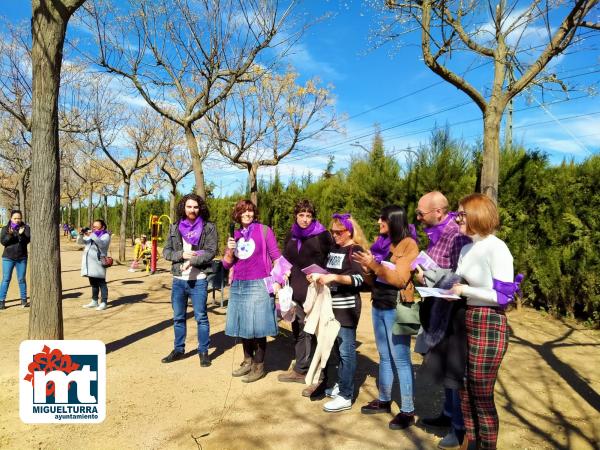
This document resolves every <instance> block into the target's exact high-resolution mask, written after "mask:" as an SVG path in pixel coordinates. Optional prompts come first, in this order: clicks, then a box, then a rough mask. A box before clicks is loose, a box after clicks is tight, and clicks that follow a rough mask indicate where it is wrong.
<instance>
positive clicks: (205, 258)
mask: <svg viewBox="0 0 600 450" xmlns="http://www.w3.org/2000/svg"><path fill="white" fill-rule="evenodd" d="M218 244H219V238H218V236H217V227H215V224H214V223H212V222H206V223H205V224H204V229H203V230H202V234H201V235H200V241H199V242H198V245H195V246H193V247H192V249H193V250H204V253H202V254H201V255H198V256H194V257H192V259H190V263H191V265H192V266H194V267H197V268H198V269H200V271H201V272H202V273H205V274H207V275H208V274H210V273H212V272H213V269H212V260H213V259H214V257H215V255H216V254H217V247H218ZM163 257H164V258H165V259H166V260H167V261H171V263H172V265H171V273H172V274H173V276H175V277H179V276H181V264H182V263H183V262H184V259H183V238H182V237H181V233H180V232H179V227H178V226H177V224H174V225H171V226H170V227H169V236H168V237H167V241H166V243H165V247H164V248H163Z"/></svg>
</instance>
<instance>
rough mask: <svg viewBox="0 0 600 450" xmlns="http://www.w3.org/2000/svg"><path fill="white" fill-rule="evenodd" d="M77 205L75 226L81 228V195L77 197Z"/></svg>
mask: <svg viewBox="0 0 600 450" xmlns="http://www.w3.org/2000/svg"><path fill="white" fill-rule="evenodd" d="M77 201H78V202H79V207H78V208H77V228H81V197H77Z"/></svg>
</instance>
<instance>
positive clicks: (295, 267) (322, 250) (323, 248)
mask: <svg viewBox="0 0 600 450" xmlns="http://www.w3.org/2000/svg"><path fill="white" fill-rule="evenodd" d="M332 247H333V239H332V237H331V234H329V232H328V231H327V229H326V228H325V227H324V226H323V225H322V224H321V223H320V222H319V221H318V220H317V211H316V209H315V206H314V205H313V203H312V202H311V201H310V200H306V199H304V200H300V201H299V202H298V203H296V206H295V207H294V224H293V225H292V229H291V230H290V232H289V233H288V235H287V236H286V238H285V240H284V244H283V256H284V258H285V259H287V260H288V261H289V262H290V263H292V270H291V273H290V277H289V283H290V285H291V287H292V289H293V297H292V299H293V300H294V302H295V303H296V304H297V305H298V307H297V308H296V320H294V321H293V322H292V333H293V335H294V354H295V360H296V362H295V364H294V367H293V368H292V369H290V370H288V371H287V372H285V373H282V374H279V376H278V377H277V379H278V380H279V381H281V382H295V383H304V378H305V376H306V373H307V372H308V368H309V367H310V361H311V354H312V352H313V350H314V342H313V340H314V337H313V336H312V335H310V334H308V333H305V332H304V321H305V318H306V314H305V313H304V309H303V308H302V305H303V304H304V301H305V300H306V292H307V290H308V281H307V280H306V275H305V274H304V273H303V272H302V269H304V268H305V267H308V266H310V265H311V264H316V265H318V266H320V267H324V266H325V264H326V262H327V255H328V254H329V251H330V250H331V248H332ZM302 395H304V396H310V395H311V391H310V389H308V388H307V389H305V390H304V391H303V393H302Z"/></svg>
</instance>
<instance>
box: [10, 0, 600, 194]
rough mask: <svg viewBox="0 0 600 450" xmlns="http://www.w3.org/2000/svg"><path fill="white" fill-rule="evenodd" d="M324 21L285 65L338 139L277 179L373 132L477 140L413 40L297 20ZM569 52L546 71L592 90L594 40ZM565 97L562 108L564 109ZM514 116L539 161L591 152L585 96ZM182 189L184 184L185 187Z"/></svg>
mask: <svg viewBox="0 0 600 450" xmlns="http://www.w3.org/2000/svg"><path fill="white" fill-rule="evenodd" d="M326 13H329V14H330V17H329V18H328V19H325V20H322V21H319V22H318V23H316V24H315V25H313V26H312V27H310V28H309V29H308V30H307V32H306V33H305V35H304V36H303V37H302V39H301V40H300V42H299V43H298V44H297V46H296V47H295V49H294V50H293V54H291V55H290V56H289V57H288V61H289V63H291V64H292V65H293V66H294V67H295V68H296V70H298V71H299V72H300V74H301V76H302V77H304V78H309V77H312V76H318V77H319V78H321V80H322V81H323V82H324V83H331V84H333V85H334V86H335V89H334V93H335V95H336V98H337V102H336V111H337V113H338V115H340V116H341V115H345V116H346V117H348V118H349V119H348V120H345V121H343V122H342V124H343V126H344V129H345V133H344V134H336V135H329V136H328V137H326V138H323V139H321V140H319V141H316V142H311V143H310V144H308V145H307V147H306V148H305V150H306V151H307V153H308V155H309V156H308V157H307V156H302V155H297V156H294V155H293V154H292V155H291V157H290V158H289V159H288V160H287V161H285V160H284V161H283V162H282V163H281V164H280V166H279V170H280V173H281V174H282V176H283V178H284V179H287V178H288V177H289V176H291V175H295V176H297V177H299V176H301V175H303V174H304V173H306V172H307V171H308V170H310V171H311V172H313V173H314V174H315V175H318V174H320V173H322V170H323V169H324V168H325V165H326V163H327V158H328V156H329V155H330V154H334V155H335V158H336V168H338V169H339V168H345V167H347V165H348V161H349V158H350V157H351V155H353V154H358V153H360V152H362V150H360V148H358V147H354V146H351V145H350V144H351V143H354V142H356V141H358V142H359V143H360V144H362V145H364V146H367V147H369V146H370V142H371V139H372V133H373V125H374V124H375V123H378V124H379V126H380V127H381V129H382V130H384V131H383V138H384V143H385V146H386V148H387V149H388V150H390V151H394V150H395V151H398V150H402V149H406V148H412V149H417V148H418V146H419V144H420V143H424V142H426V141H427V139H428V137H429V135H430V133H431V130H432V129H434V128H435V127H436V126H444V125H446V124H448V125H449V127H450V130H451V134H452V136H453V137H455V138H462V139H464V140H465V141H466V142H468V143H474V142H476V141H477V140H478V139H481V136H482V125H481V123H482V122H481V120H480V119H481V114H480V111H479V109H478V108H477V107H476V106H475V105H474V103H472V102H471V101H470V99H469V98H468V97H467V96H466V95H465V94H463V93H462V92H460V91H458V90H457V89H455V88H454V87H452V86H450V85H449V84H448V83H445V82H442V80H441V78H439V77H438V76H437V75H435V74H434V73H433V72H431V71H430V70H429V69H428V68H427V67H426V66H425V65H424V64H423V62H422V60H421V52H420V47H419V46H418V41H417V40H416V39H417V38H418V37H417V36H409V37H408V38H407V40H406V41H405V42H404V44H405V45H404V46H398V45H392V44H387V45H385V46H383V47H381V48H375V45H374V44H373V39H372V37H373V31H374V30H375V29H376V28H377V24H378V18H377V14H376V13H375V11H374V10H373V9H372V8H371V6H370V5H369V4H367V2H363V1H360V0H348V1H342V0H329V1H318V0H310V1H305V2H304V3H302V4H301V5H300V7H299V9H298V11H297V17H299V18H302V17H305V18H307V19H312V18H317V17H321V16H323V15H324V14H326ZM0 14H2V15H4V16H6V17H8V18H9V19H10V20H19V19H27V18H28V17H29V14H30V4H29V2H14V1H10V2H9V1H4V2H2V5H1V6H0ZM595 18H596V20H597V19H598V13H595ZM538 31H539V32H538ZM536 33H537V34H536ZM525 38H526V39H529V40H530V42H532V43H534V44H535V43H536V42H538V41H539V42H543V35H542V33H541V31H540V30H536V29H534V30H533V31H532V33H530V34H529V35H526V36H525ZM577 50H578V51H576V52H575V51H574V52H570V54H568V55H564V56H560V57H559V58H558V59H557V61H556V62H554V63H553V67H554V69H555V71H556V72H557V73H558V74H559V75H561V76H562V77H563V78H564V79H565V81H567V82H568V83H570V84H572V85H579V86H581V87H594V86H595V87H596V88H598V87H599V86H598V83H599V81H600V72H599V69H600V33H598V32H596V33H589V35H588V36H587V37H586V40H585V41H584V42H583V43H581V44H580V45H579V46H578V47H577ZM459 62H460V61H459ZM481 62H483V61H480V62H479V63H478V64H481ZM490 68H491V66H490V65H488V66H484V67H482V68H480V69H477V70H473V71H472V72H470V75H469V76H470V77H471V78H470V80H471V82H472V83H473V84H474V85H475V86H477V87H478V88H484V87H485V84H486V83H485V80H486V79H487V73H488V72H489V70H490ZM417 92H418V93H417ZM567 98H569V99H570V100H569V101H565V100H566V99H567ZM542 102H544V104H545V106H544V107H542V106H540V105H541V103H542ZM514 108H515V113H514V116H513V125H514V137H513V140H514V142H515V143H522V144H523V145H524V146H525V147H527V148H539V149H541V150H543V151H545V152H547V153H548V154H549V156H550V158H551V161H552V162H554V163H558V162H560V161H561V160H562V159H563V158H574V159H575V160H582V159H584V158H586V157H587V156H589V155H591V154H594V153H597V152H598V151H599V150H600V100H599V97H598V96H593V95H590V94H589V92H587V91H574V92H571V93H570V94H569V95H568V97H567V96H565V95H564V94H562V93H548V94H546V95H545V96H544V97H543V98H542V97H541V96H540V95H534V96H527V95H521V96H519V97H518V98H517V100H516V101H515V106H514ZM407 154H408V153H402V152H400V153H399V155H398V158H399V160H400V161H401V162H403V160H404V157H405V156H406V155H407ZM205 172H206V176H207V180H208V181H209V182H210V181H212V182H214V183H215V184H216V186H217V189H216V194H226V193H230V192H232V191H233V190H241V189H243V188H244V187H245V178H246V177H245V173H244V172H243V171H241V170H239V169H235V168H227V169H222V168H219V167H207V168H206V170H205ZM270 173H272V171H271V170H269V169H261V171H260V172H259V174H262V176H265V177H267V176H269V174H270ZM191 184H192V180H191V178H190V179H189V181H188V182H187V183H186V186H185V188H187V187H190V186H191Z"/></svg>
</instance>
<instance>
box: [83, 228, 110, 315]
mask: <svg viewBox="0 0 600 450" xmlns="http://www.w3.org/2000/svg"><path fill="white" fill-rule="evenodd" d="M79 244H81V245H85V248H84V249H83V256H82V257H81V276H82V277H88V280H89V282H90V286H92V301H91V302H89V303H87V304H85V305H83V307H84V308H94V309H95V310H96V311H104V310H105V309H106V308H107V306H108V286H106V267H103V266H102V263H101V262H100V257H101V256H106V255H107V253H108V248H109V246H110V234H109V233H108V232H107V231H106V222H104V220H102V219H96V220H95V221H94V223H93V224H92V229H89V228H83V229H82V230H81V233H80V234H79ZM98 295H100V303H98Z"/></svg>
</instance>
